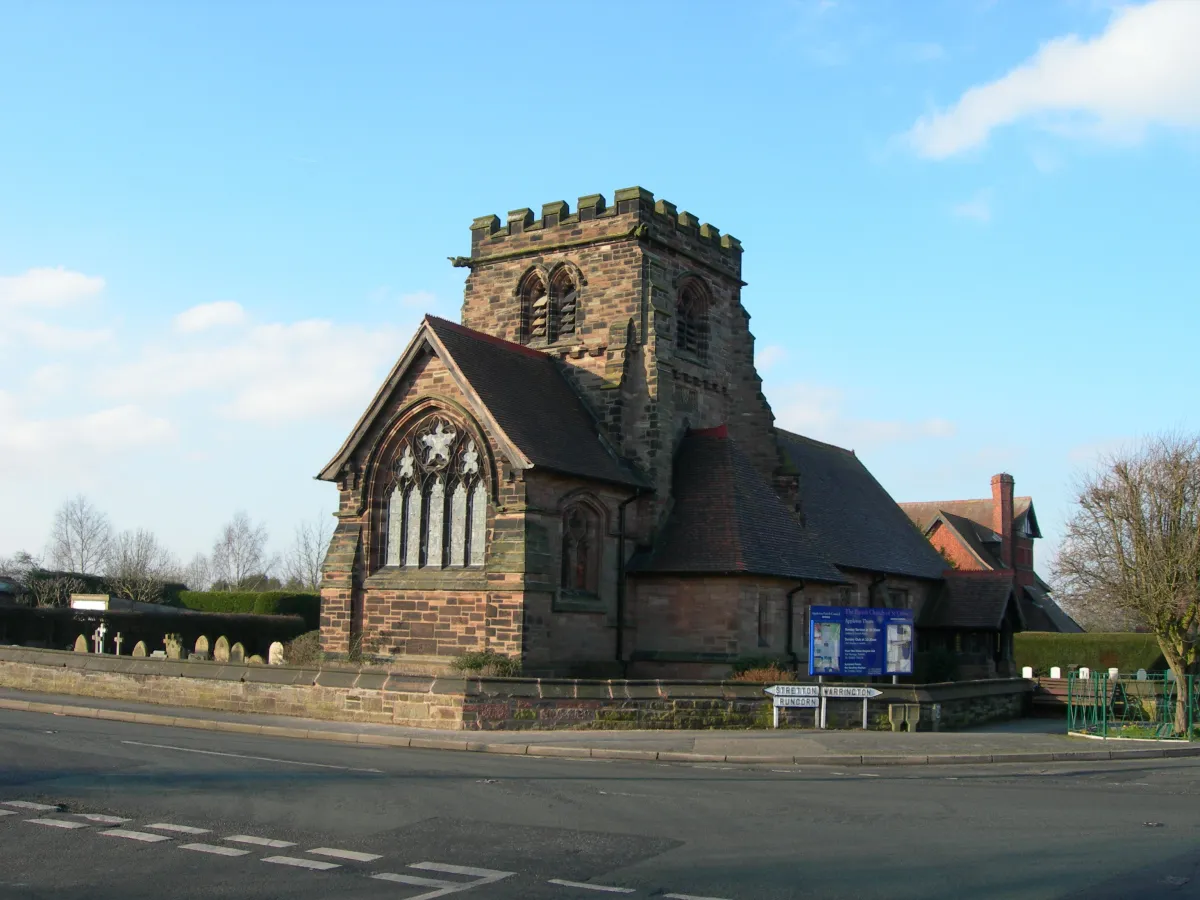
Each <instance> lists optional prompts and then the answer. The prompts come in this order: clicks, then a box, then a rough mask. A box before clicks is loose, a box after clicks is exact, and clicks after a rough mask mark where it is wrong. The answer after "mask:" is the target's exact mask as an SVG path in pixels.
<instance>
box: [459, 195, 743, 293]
mask: <svg viewBox="0 0 1200 900" xmlns="http://www.w3.org/2000/svg"><path fill="white" fill-rule="evenodd" d="M633 238H636V239H637V240H641V241H649V242H652V243H653V242H657V243H659V244H661V245H664V246H666V247H669V248H674V249H677V250H679V251H680V252H684V253H691V254H699V255H700V256H702V257H703V258H704V259H705V260H707V261H708V262H709V264H711V265H714V266H715V267H716V268H719V269H721V270H723V271H725V272H726V273H728V274H732V275H735V276H736V275H739V274H740V272H741V256H742V243H741V241H739V240H738V239H737V238H735V237H733V236H732V235H728V234H721V232H720V230H719V229H718V228H717V227H716V226H714V225H711V224H709V223H707V222H704V223H702V222H701V221H700V220H699V218H697V217H696V216H694V215H692V214H691V213H690V212H687V211H686V210H684V211H679V210H678V209H677V208H676V206H675V204H674V203H671V202H669V201H667V200H658V201H656V200H655V199H654V195H653V194H652V193H651V192H650V191H648V190H646V189H645V188H641V187H629V188H621V189H620V190H618V191H616V192H615V193H614V194H613V201H612V203H611V204H610V203H608V202H607V200H606V199H605V197H604V195H603V194H588V195H587V196H584V197H580V198H579V200H578V201H577V203H576V207H575V211H574V212H572V211H571V208H570V206H569V204H568V203H566V201H563V200H556V201H554V202H552V203H544V204H542V210H541V216H540V217H535V216H534V212H533V210H532V209H530V208H529V207H523V208H521V209H514V210H510V211H509V213H508V217H507V219H506V220H505V221H504V222H501V220H500V217H499V216H496V215H490V216H481V217H480V218H478V219H475V220H474V222H472V223H471V256H470V258H464V257H455V258H453V260H452V261H453V262H454V264H455V265H457V266H467V267H471V266H473V265H475V264H477V263H480V262H484V261H493V260H496V259H503V258H505V257H508V256H521V255H526V254H529V253H535V252H537V253H547V252H551V251H555V250H569V249H572V248H574V247H581V246H585V245H588V244H593V243H598V242H601V241H613V240H621V239H633Z"/></svg>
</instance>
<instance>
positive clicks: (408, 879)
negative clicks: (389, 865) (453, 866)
mask: <svg viewBox="0 0 1200 900" xmlns="http://www.w3.org/2000/svg"><path fill="white" fill-rule="evenodd" d="M371 877H372V878H378V879H379V880H380V881H395V882H396V883H397V884H411V885H415V886H416V887H436V888H440V887H457V885H456V884H455V883H454V882H453V881H439V880H438V879H436V878H420V877H418V876H416V875H400V874H397V873H396V872H377V873H376V874H374V875H372V876H371Z"/></svg>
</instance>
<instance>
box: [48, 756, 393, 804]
mask: <svg viewBox="0 0 1200 900" xmlns="http://www.w3.org/2000/svg"><path fill="white" fill-rule="evenodd" d="M121 743H122V744H129V745H130V746H133V747H153V748H155V749H156V750H178V751H179V752H180V753H200V754H202V755H204V756H229V757H232V758H234V759H253V760H255V761H256V762H273V763H284V764H285V765H289V766H309V767H311V768H314V769H338V770H339V771H342V772H369V773H370V774H372V775H382V774H383V770H382V769H355V768H353V767H351V766H331V765H330V764H329V763H315V762H303V761H301V760H298V759H276V758H275V757H273V756H247V755H246V754H245V753H221V752H220V751H219V750H197V749H196V748H195V747H173V746H171V745H170V744H145V743H142V742H141V741H121ZM51 808H53V807H51Z"/></svg>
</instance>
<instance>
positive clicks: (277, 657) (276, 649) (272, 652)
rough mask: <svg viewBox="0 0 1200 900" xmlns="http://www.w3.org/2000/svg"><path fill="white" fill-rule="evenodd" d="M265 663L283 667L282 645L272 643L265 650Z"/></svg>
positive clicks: (275, 642) (277, 642)
mask: <svg viewBox="0 0 1200 900" xmlns="http://www.w3.org/2000/svg"><path fill="white" fill-rule="evenodd" d="M267 662H269V663H270V664H271V665H273V666H282V665H283V644H281V643H279V641H273V642H272V643H271V646H270V648H268V650H267Z"/></svg>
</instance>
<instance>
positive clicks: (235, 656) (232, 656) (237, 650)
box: [229, 642, 246, 663]
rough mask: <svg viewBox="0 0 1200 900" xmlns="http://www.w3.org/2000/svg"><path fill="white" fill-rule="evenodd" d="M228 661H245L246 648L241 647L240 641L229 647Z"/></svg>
mask: <svg viewBox="0 0 1200 900" xmlns="http://www.w3.org/2000/svg"><path fill="white" fill-rule="evenodd" d="M229 661H230V662H231V663H240V662H245V661H246V648H245V647H243V646H242V645H241V643H240V642H239V643H237V644H234V645H233V646H232V647H230V648H229Z"/></svg>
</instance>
